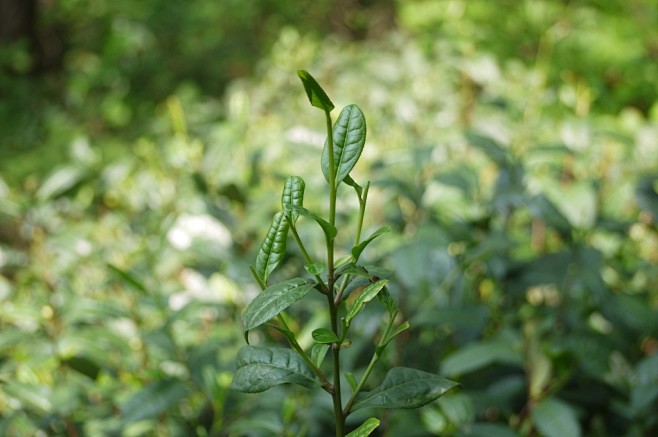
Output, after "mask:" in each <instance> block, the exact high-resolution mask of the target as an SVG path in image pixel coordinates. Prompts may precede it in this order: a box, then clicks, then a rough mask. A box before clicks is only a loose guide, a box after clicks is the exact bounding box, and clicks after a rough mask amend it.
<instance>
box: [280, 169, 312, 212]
mask: <svg viewBox="0 0 658 437" xmlns="http://www.w3.org/2000/svg"><path fill="white" fill-rule="evenodd" d="M305 186H306V184H304V179H302V178H300V177H299V176H290V177H288V178H287V179H286V182H285V184H284V185H283V194H282V195H281V208H282V209H283V212H284V213H285V214H286V215H287V216H288V218H289V219H290V221H291V222H292V223H295V220H297V217H298V216H299V214H297V213H296V212H294V211H291V210H290V208H288V207H287V206H288V205H295V206H304V187H305Z"/></svg>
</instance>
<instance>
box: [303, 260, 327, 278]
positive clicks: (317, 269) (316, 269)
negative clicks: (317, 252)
mask: <svg viewBox="0 0 658 437" xmlns="http://www.w3.org/2000/svg"><path fill="white" fill-rule="evenodd" d="M304 268H305V269H306V271H307V272H309V273H310V274H311V275H313V276H317V275H321V274H323V273H324V272H325V270H327V265H326V264H325V263H323V262H316V263H313V264H306V265H305V266H304Z"/></svg>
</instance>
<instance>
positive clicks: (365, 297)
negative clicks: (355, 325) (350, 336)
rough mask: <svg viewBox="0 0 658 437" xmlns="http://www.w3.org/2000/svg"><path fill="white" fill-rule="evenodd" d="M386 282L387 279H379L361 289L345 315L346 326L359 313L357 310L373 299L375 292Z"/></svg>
mask: <svg viewBox="0 0 658 437" xmlns="http://www.w3.org/2000/svg"><path fill="white" fill-rule="evenodd" d="M386 284H388V280H386V279H382V280H381V281H377V282H375V283H374V284H370V285H368V286H367V287H366V288H364V289H363V291H362V292H361V294H360V295H359V297H357V298H356V301H355V302H354V306H352V308H350V310H349V312H348V313H347V315H346V316H345V323H347V326H349V325H350V323H351V322H352V319H354V317H356V315H357V314H359V312H360V311H361V310H362V309H363V306H364V305H365V304H367V303H368V302H370V301H371V300H373V299H374V298H375V297H376V296H377V293H379V292H380V291H381V290H382V288H384V286H385V285H386Z"/></svg>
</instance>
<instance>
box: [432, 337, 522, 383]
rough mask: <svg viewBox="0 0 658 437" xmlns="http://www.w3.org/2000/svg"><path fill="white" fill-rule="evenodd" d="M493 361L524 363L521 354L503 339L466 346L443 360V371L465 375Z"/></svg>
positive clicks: (452, 374) (448, 373)
mask: <svg viewBox="0 0 658 437" xmlns="http://www.w3.org/2000/svg"><path fill="white" fill-rule="evenodd" d="M493 363H509V364H518V365H521V364H522V358H521V356H520V354H519V353H518V352H517V351H515V350H514V349H513V348H512V345H510V344H509V343H506V342H503V341H493V342H482V343H474V344H471V345H468V346H465V347H463V348H461V349H459V350H457V351H456V352H454V353H453V354H452V355H450V356H448V357H447V358H446V359H445V360H443V362H442V365H441V369H442V373H444V374H446V375H448V376H454V375H463V374H466V373H469V372H473V371H475V370H478V369H481V368H483V367H486V366H488V365H490V364H493Z"/></svg>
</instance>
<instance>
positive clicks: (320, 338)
mask: <svg viewBox="0 0 658 437" xmlns="http://www.w3.org/2000/svg"><path fill="white" fill-rule="evenodd" d="M311 336H312V337H313V341H315V342H316V343H338V337H337V336H336V333H335V332H334V331H332V330H330V329H326V328H318V329H316V330H314V331H313V332H312V333H311Z"/></svg>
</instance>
